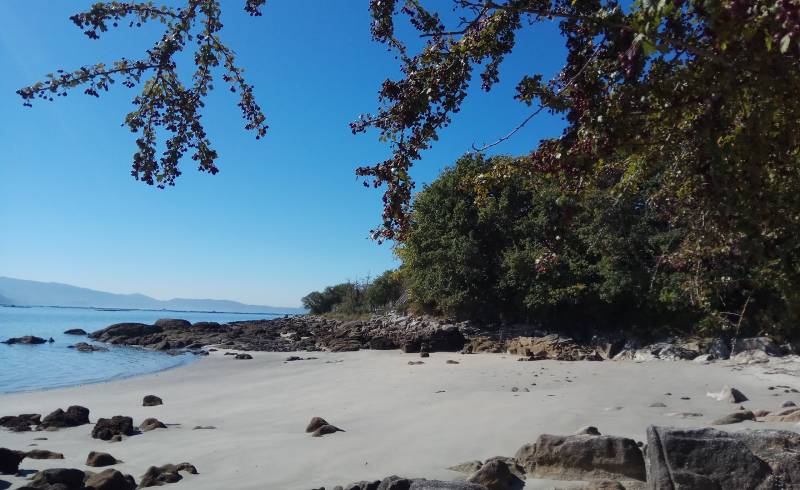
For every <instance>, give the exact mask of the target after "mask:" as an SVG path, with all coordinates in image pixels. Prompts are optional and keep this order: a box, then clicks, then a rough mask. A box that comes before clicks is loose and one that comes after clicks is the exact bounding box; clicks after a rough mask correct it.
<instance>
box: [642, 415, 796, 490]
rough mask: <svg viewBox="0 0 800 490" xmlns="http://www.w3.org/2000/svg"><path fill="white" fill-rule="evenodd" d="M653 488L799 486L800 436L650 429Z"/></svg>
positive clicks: (649, 483)
mask: <svg viewBox="0 0 800 490" xmlns="http://www.w3.org/2000/svg"><path fill="white" fill-rule="evenodd" d="M647 457H648V460H649V463H650V465H649V480H648V486H649V488H653V489H662V488H664V489H679V488H687V489H689V488H716V489H728V488H731V489H734V488H735V489H759V490H761V489H774V490H777V489H779V488H794V487H796V486H797V485H800V434H797V433H795V432H789V431H777V430H754V431H739V432H724V431H719V430H716V429H708V428H706V429H678V428H672V427H655V426H651V427H648V429H647Z"/></svg>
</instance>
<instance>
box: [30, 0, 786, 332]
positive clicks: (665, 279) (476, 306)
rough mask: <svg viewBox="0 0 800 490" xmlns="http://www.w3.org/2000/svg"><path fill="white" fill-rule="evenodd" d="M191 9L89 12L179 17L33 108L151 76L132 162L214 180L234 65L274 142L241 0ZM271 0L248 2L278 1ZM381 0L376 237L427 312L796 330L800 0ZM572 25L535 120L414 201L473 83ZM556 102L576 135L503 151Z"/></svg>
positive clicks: (62, 78) (536, 78)
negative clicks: (260, 100)
mask: <svg viewBox="0 0 800 490" xmlns="http://www.w3.org/2000/svg"><path fill="white" fill-rule="evenodd" d="M185 3H186V5H185V7H183V8H173V7H169V6H158V5H155V4H153V3H151V2H147V3H144V2H116V1H113V2H98V3H96V4H95V5H94V6H92V7H91V9H90V10H88V11H86V12H82V13H78V14H76V15H74V16H73V17H72V18H71V20H72V22H73V23H74V24H76V25H77V26H78V27H79V28H80V29H81V30H82V31H83V32H84V34H85V35H87V36H88V37H89V38H91V39H99V38H100V37H101V36H102V35H103V34H104V33H105V32H106V31H107V30H109V29H111V28H113V27H118V25H119V24H121V23H124V24H126V25H129V26H130V27H134V26H138V25H141V24H144V23H147V22H160V23H161V24H162V25H163V27H164V31H163V36H162V37H161V38H160V39H158V40H157V41H156V43H155V45H154V47H152V48H149V49H147V50H145V52H144V55H143V56H142V57H140V58H139V59H126V58H122V59H120V60H118V61H116V62H114V63H112V64H103V63H100V64H92V65H86V66H83V67H80V68H79V69H77V70H73V71H65V70H59V71H57V72H55V73H54V74H51V75H50V76H48V77H47V79H46V80H44V81H42V82H38V83H35V84H33V85H31V86H28V87H24V88H21V89H20V90H19V91H18V93H19V95H20V96H21V97H22V99H23V101H24V103H25V104H26V105H30V104H31V103H32V102H33V101H34V100H36V99H49V100H52V99H54V98H56V97H58V96H64V95H66V94H67V93H68V92H69V91H71V90H73V89H76V88H78V87H80V88H82V89H83V90H84V92H85V93H87V94H89V95H91V96H95V97H96V96H99V95H100V94H101V93H103V92H104V91H106V90H109V89H110V88H111V86H112V85H113V83H114V81H121V82H122V85H125V86H127V87H134V86H137V85H141V86H142V91H141V93H140V94H139V95H137V96H136V97H135V98H134V103H135V107H136V108H135V109H134V111H132V112H131V113H130V114H128V115H127V117H126V119H125V122H126V124H127V125H128V127H129V128H130V129H131V130H132V131H133V132H134V133H136V134H138V135H139V136H138V139H137V146H138V150H137V152H136V153H135V155H134V158H133V169H132V175H133V176H134V177H135V178H137V179H139V180H142V181H144V182H146V183H148V184H151V185H158V186H160V187H163V186H168V185H173V184H174V182H175V178H176V177H177V176H179V175H180V170H179V163H180V161H181V160H182V159H183V158H184V156H185V155H188V156H191V158H192V159H193V161H194V162H195V163H196V164H197V166H198V168H199V169H200V170H201V171H207V172H210V173H216V172H217V167H216V161H217V153H216V151H215V150H213V148H212V144H211V141H210V137H209V136H208V135H207V134H206V132H205V130H204V126H203V124H202V121H201V115H202V108H203V99H204V98H205V97H206V96H207V94H208V92H209V91H210V90H211V89H212V88H213V80H214V76H215V74H216V73H217V72H221V73H222V75H221V78H222V81H223V82H224V83H225V84H227V85H228V86H229V88H230V90H231V91H233V92H236V93H237V94H238V96H239V102H238V104H239V106H240V108H241V110H242V114H243V117H244V119H245V128H246V129H248V130H252V131H254V132H255V134H256V136H257V137H258V138H260V137H262V136H264V135H265V134H266V130H267V125H266V119H265V117H264V115H263V113H262V111H261V109H260V106H259V105H258V104H257V103H256V100H255V95H254V89H253V87H252V86H251V85H250V84H249V83H248V82H247V81H246V80H245V78H244V75H243V70H242V69H241V68H240V67H239V66H238V65H237V64H236V61H235V58H234V54H233V50H232V49H231V48H229V47H228V46H227V45H226V44H224V43H223V41H222V39H221V32H222V27H223V26H222V22H221V21H220V18H221V17H220V16H221V11H222V7H221V3H220V2H218V1H214V0H186V2H185ZM264 3H265V1H264V0H247V1H246V2H244V9H245V11H246V12H247V13H248V14H250V15H253V16H258V15H261V13H262V12H261V9H262V7H263V6H264ZM226 8H227V5H226ZM369 9H370V13H371V17H372V24H371V32H372V36H373V38H374V40H375V41H376V42H379V43H383V44H385V45H386V46H387V47H388V48H389V49H390V50H392V51H393V52H394V54H395V56H397V59H398V60H399V63H400V69H401V75H400V76H399V77H398V78H389V79H386V81H385V82H383V84H382V85H381V87H380V93H379V104H380V106H379V108H378V110H377V111H376V112H375V113H374V114H366V115H362V116H361V117H359V118H358V119H357V120H356V121H355V122H353V123H352V124H351V129H352V132H353V133H354V134H357V133H365V132H375V131H377V133H378V134H379V136H380V138H381V140H382V141H385V142H387V143H388V144H389V145H390V147H391V150H392V154H391V156H390V157H389V158H388V159H386V160H384V161H381V162H377V163H374V164H371V165H364V166H360V167H359V168H357V169H356V174H357V175H358V176H359V177H361V178H363V179H364V180H363V184H364V185H365V186H368V187H369V186H373V187H376V188H383V189H384V191H385V193H384V196H383V204H384V209H383V216H382V220H381V223H380V225H379V226H378V227H377V228H375V229H374V230H373V232H372V236H373V237H374V238H375V239H376V240H378V241H384V240H392V241H394V243H395V245H396V247H397V250H398V254H399V256H400V258H401V260H402V262H403V265H402V267H401V269H400V271H399V272H397V273H392V274H396V275H397V277H398V280H399V279H402V280H403V281H404V284H405V285H406V289H407V290H408V297H409V299H410V303H409V307H411V308H417V309H419V310H421V311H431V312H435V313H441V314H450V315H456V316H465V317H473V318H487V319H488V318H494V319H498V318H499V319H508V320H519V319H522V320H527V321H534V322H542V323H544V324H550V325H553V326H558V327H560V326H564V327H566V326H570V325H578V324H579V325H585V326H598V327H600V326H608V327H619V326H631V327H640V328H654V327H656V326H658V325H664V326H667V327H672V328H682V329H688V330H696V331H714V332H719V331H724V332H731V333H734V334H738V333H744V332H749V333H770V334H775V335H787V334H792V333H794V334H796V333H797V325H798V324H800V245H799V243H800V242H798V240H797V237H798V236H800V193H799V192H797V191H798V189H800V140H798V136H797V135H798V134H800V98H798V97H797V96H796V95H797V93H800V34H798V33H800V6H799V5H798V4H797V2H794V1H792V0H778V1H775V0H711V1H708V0H675V1H661V2H654V1H650V0H640V1H636V2H633V3H631V4H629V5H628V4H625V5H623V4H620V3H617V2H615V1H611V0H578V1H573V0H569V1H567V0H550V1H542V0H507V1H494V0H452V1H451V2H447V4H446V5H445V4H441V3H438V2H423V1H412V0H408V1H397V0H372V1H370V2H369ZM554 19H555V20H557V21H558V23H559V27H560V30H561V34H562V37H563V40H564V42H565V45H566V48H567V55H566V59H565V63H564V66H563V69H562V70H561V71H560V72H559V73H558V74H557V75H556V76H555V77H554V78H552V79H550V80H547V79H546V78H545V77H544V75H543V73H542V70H541V69H540V68H541V67H537V66H535V64H534V65H533V66H531V70H530V73H529V74H528V75H526V76H524V77H523V78H521V79H520V80H519V81H518V84H517V89H516V93H515V95H514V97H515V98H516V99H517V100H519V101H520V102H521V103H523V104H526V105H527V106H529V107H530V112H529V115H528V116H527V117H526V118H524V119H523V120H521V121H498V125H500V126H501V127H503V126H505V127H506V128H507V129H506V130H505V131H504V134H505V135H504V136H499V137H497V139H496V141H494V142H493V143H489V144H487V145H484V146H481V147H473V148H472V151H471V152H470V154H469V155H467V156H465V157H464V158H462V159H461V160H460V161H459V162H458V163H457V164H456V165H455V166H454V167H453V168H452V169H449V170H447V171H445V172H444V174H443V175H442V176H441V177H440V178H439V179H437V180H436V181H435V182H433V183H432V184H431V185H430V186H428V187H427V188H425V189H424V190H422V191H420V192H419V193H418V194H416V196H415V195H414V193H413V191H414V188H415V184H414V181H413V179H412V176H411V173H410V169H411V167H412V166H413V165H414V164H415V163H416V162H418V161H420V160H423V156H424V155H423V154H424V152H425V150H427V149H429V148H430V147H431V146H432V145H434V144H435V142H436V141H437V140H438V138H439V134H440V132H441V131H442V130H443V129H444V128H446V127H447V126H448V125H449V124H450V123H451V120H452V118H453V117H455V115H456V114H457V113H458V112H459V110H460V108H461V106H462V104H463V103H464V101H465V100H466V98H467V97H468V95H469V93H470V88H471V86H472V85H473V78H478V79H479V80H480V81H479V84H480V88H481V89H483V90H485V91H490V90H492V88H493V87H494V86H495V84H496V83H497V82H498V81H499V79H500V77H501V75H502V70H501V68H502V62H503V59H504V58H505V57H506V56H507V55H509V54H510V53H512V52H514V50H515V48H516V47H517V39H518V34H519V32H520V31H522V30H525V29H536V28H537V27H539V26H541V25H542V24H544V23H549V22H551V21H552V20H554ZM401 20H405V21H407V23H408V24H409V25H410V33H409V27H408V26H405V27H403V28H399V24H398V22H400V21H401ZM420 39H422V42H420ZM193 46H196V47H194V48H193V49H195V52H194V56H191V57H189V58H191V60H192V61H189V62H188V64H189V65H190V66H191V65H194V66H191V67H192V68H193V70H191V72H192V75H191V77H190V78H188V79H184V78H185V77H184V78H182V76H181V75H185V74H186V73H189V71H190V70H187V69H185V68H181V67H180V66H179V65H180V64H181V63H182V62H183V61H185V60H186V59H187V57H185V56H182V55H183V54H185V52H186V51H188V50H189V49H190V48H191V47H193ZM543 113H544V114H547V113H549V114H551V115H555V116H560V117H562V118H563V119H564V120H565V121H566V127H565V129H564V131H563V133H562V134H561V135H559V136H558V137H555V138H549V139H544V140H541V141H535V142H532V143H531V152H530V153H529V154H527V155H522V156H519V157H516V158H507V157H496V158H487V157H485V156H484V155H485V154H486V153H487V152H489V151H493V148H495V147H496V146H497V145H498V144H501V143H502V142H503V141H505V140H507V139H509V138H512V137H515V135H516V134H517V133H518V131H519V129H520V128H522V127H523V126H525V124H527V123H528V121H530V120H531V119H532V118H534V117H536V116H538V115H540V114H543ZM491 137H493V136H491V135H490V138H491ZM160 138H166V141H161V139H160ZM159 151H161V152H162V153H161V156H160V157H159V156H158V152H159ZM389 289H391V291H389V292H387V291H382V292H381V291H380V290H378V289H376V290H375V292H374V294H375V296H371V294H373V293H370V286H369V285H359V284H345V285H339V286H335V287H332V288H328V289H326V290H325V291H322V292H319V293H312V294H311V295H309V296H308V297H307V300H308V303H305V304H306V305H307V306H308V307H309V308H310V309H312V311H320V312H322V311H329V312H332V311H340V312H345V311H352V312H367V311H373V310H375V309H378V308H382V307H384V306H385V305H386V304H389V297H390V296H392V297H393V295H394V296H396V292H397V289H395V288H394V286H392V287H391V288H389ZM389 293H391V294H389ZM384 301H386V302H384ZM382 302H383V303H382Z"/></svg>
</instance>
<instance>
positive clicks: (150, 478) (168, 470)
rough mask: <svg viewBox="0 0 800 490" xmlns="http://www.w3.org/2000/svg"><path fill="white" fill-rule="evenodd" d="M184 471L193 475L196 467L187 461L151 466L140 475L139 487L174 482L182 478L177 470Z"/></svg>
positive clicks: (157, 485) (195, 472)
mask: <svg viewBox="0 0 800 490" xmlns="http://www.w3.org/2000/svg"><path fill="white" fill-rule="evenodd" d="M181 471H185V472H188V473H191V474H193V475H196V474H197V469H196V468H195V467H194V466H192V465H191V464H189V463H180V464H177V465H175V464H165V465H164V466H151V467H150V468H148V469H147V471H146V472H145V474H144V475H142V478H141V480H140V481H139V488H147V487H159V486H161V485H164V484H165V483H175V482H178V481H180V480H182V479H183V476H181V474H180V473H179V472H181Z"/></svg>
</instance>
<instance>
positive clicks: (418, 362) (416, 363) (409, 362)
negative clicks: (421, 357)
mask: <svg viewBox="0 0 800 490" xmlns="http://www.w3.org/2000/svg"><path fill="white" fill-rule="evenodd" d="M420 364H425V361H408V365H409V366H419V365H420Z"/></svg>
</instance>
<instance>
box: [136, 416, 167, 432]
mask: <svg viewBox="0 0 800 490" xmlns="http://www.w3.org/2000/svg"><path fill="white" fill-rule="evenodd" d="M139 428H140V429H141V430H142V432H149V431H151V430H155V429H166V428H167V426H166V425H164V423H163V422H161V421H160V420H158V419H157V418H154V417H150V418H147V419H144V421H142V423H141V424H139Z"/></svg>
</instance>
